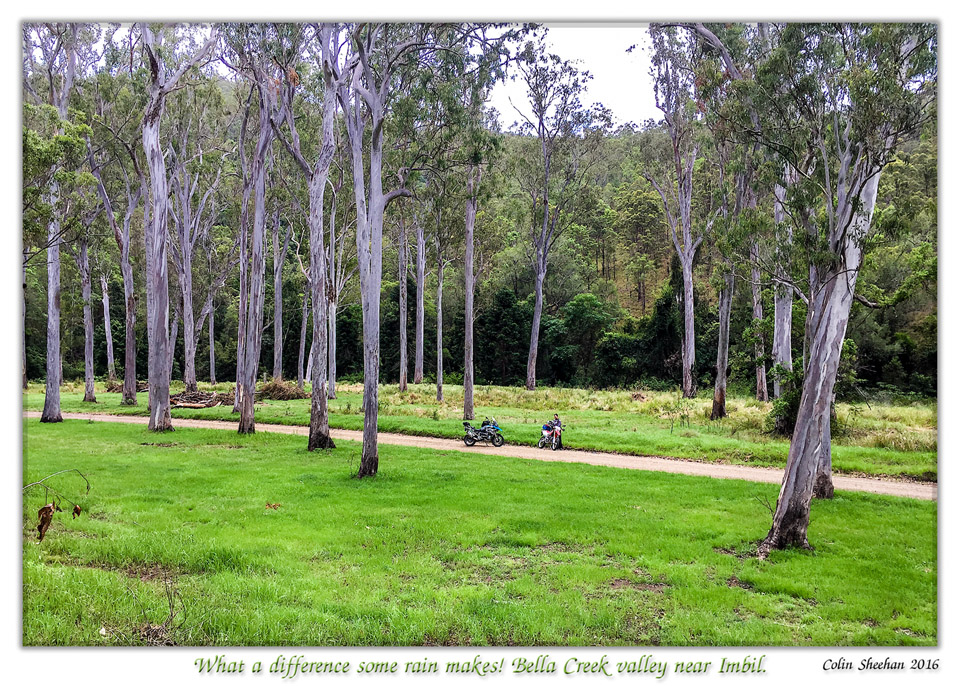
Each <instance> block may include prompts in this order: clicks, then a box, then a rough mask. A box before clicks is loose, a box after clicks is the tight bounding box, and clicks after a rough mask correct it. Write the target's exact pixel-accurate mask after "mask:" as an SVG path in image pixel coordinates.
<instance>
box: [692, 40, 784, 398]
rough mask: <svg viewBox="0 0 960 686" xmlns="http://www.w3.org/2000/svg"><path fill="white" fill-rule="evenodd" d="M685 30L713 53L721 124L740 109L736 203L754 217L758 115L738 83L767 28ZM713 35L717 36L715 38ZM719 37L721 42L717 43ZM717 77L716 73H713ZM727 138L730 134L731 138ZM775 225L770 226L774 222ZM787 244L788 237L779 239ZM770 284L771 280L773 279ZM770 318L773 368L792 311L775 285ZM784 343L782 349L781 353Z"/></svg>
mask: <svg viewBox="0 0 960 686" xmlns="http://www.w3.org/2000/svg"><path fill="white" fill-rule="evenodd" d="M685 26H687V28H689V29H690V30H691V31H692V32H693V33H694V34H695V35H696V36H697V37H698V38H699V39H700V40H702V41H703V43H704V44H705V47H706V49H707V50H708V51H710V52H713V53H716V55H717V56H718V58H719V60H720V63H721V64H722V67H723V69H722V78H720V79H717V78H714V81H715V82H716V81H722V82H723V83H722V85H720V87H719V88H716V87H715V89H714V91H715V93H716V91H720V96H719V98H718V102H717V105H719V109H721V110H722V113H721V115H720V116H721V118H722V119H723V120H724V122H725V123H729V122H730V121H736V119H737V113H736V112H733V113H731V110H737V109H740V110H741V112H740V116H741V117H742V118H743V119H745V120H747V121H746V122H745V128H746V131H745V132H744V133H745V134H746V135H742V136H741V143H742V145H741V153H740V155H739V157H740V169H739V170H738V172H737V173H738V176H740V177H742V179H740V180H739V181H738V182H737V186H738V187H742V189H743V191H742V192H743V193H744V199H743V203H742V212H744V213H745V214H748V215H756V213H757V196H758V191H757V188H756V185H757V171H758V170H757V167H759V166H761V165H762V164H763V162H762V160H761V159H759V158H760V154H759V153H760V149H761V145H760V142H759V141H758V140H757V138H756V136H755V135H753V134H752V133H751V132H755V131H756V129H757V128H758V127H759V125H760V113H759V112H758V111H757V108H756V107H755V105H754V103H753V100H752V98H751V97H750V96H749V93H748V91H747V89H743V88H738V87H737V86H739V85H740V84H741V82H744V81H746V80H747V79H748V78H749V75H750V74H751V73H752V72H753V71H754V70H755V65H756V62H757V61H758V60H759V59H761V58H762V54H764V53H765V52H767V51H768V50H769V46H770V36H769V32H768V31H767V25H766V24H763V23H760V24H758V25H757V26H756V27H752V26H748V25H745V24H728V25H725V26H724V25H716V26H712V27H708V26H706V25H705V24H703V23H696V24H687V25H685ZM718 33H719V34H720V36H718ZM721 36H722V38H721ZM716 75H717V76H719V75H720V74H719V73H716ZM731 133H732V132H731ZM774 205H775V206H774V214H775V215H776V214H777V201H776V199H774ZM775 221H776V220H775ZM778 238H780V239H784V238H786V239H787V240H788V241H789V239H790V235H789V234H787V235H786V236H779V237H778ZM760 242H761V238H760V234H759V232H754V233H753V235H752V236H750V237H749V239H748V254H749V258H748V259H749V262H750V265H751V269H750V290H751V295H752V298H753V325H752V327H751V328H752V329H753V336H754V357H755V367H756V382H757V383H756V396H757V399H758V400H763V401H766V400H768V399H769V398H768V392H767V371H766V359H765V358H766V353H765V348H764V341H763V335H762V331H761V328H760V322H761V320H762V319H763V300H762V296H761V251H760ZM774 244H775V246H778V245H780V241H779V240H777V241H775V242H774ZM774 252H775V254H776V259H775V265H776V267H775V269H776V270H777V272H778V275H781V276H782V275H783V272H784V267H783V264H782V263H783V261H784V260H786V259H788V258H787V255H786V254H785V253H786V251H784V250H780V249H777V248H776V247H775V249H774ZM774 278H775V279H776V276H775V277H774ZM775 292H776V296H775V301H774V302H775V313H774V348H775V353H774V365H776V364H778V363H782V362H784V361H785V360H786V359H788V358H789V356H790V350H789V341H790V327H791V321H790V319H789V317H788V310H789V309H790V308H791V307H792V300H790V299H791V298H792V291H789V290H785V289H784V288H783V286H782V284H781V285H779V286H777V285H776V281H775ZM784 341H786V349H784ZM774 383H775V389H776V392H775V395H779V383H778V381H777V380H776V379H775V380H774Z"/></svg>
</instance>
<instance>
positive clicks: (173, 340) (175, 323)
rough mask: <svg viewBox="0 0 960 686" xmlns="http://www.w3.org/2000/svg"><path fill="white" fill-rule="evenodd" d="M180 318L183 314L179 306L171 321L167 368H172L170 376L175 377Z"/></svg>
mask: <svg viewBox="0 0 960 686" xmlns="http://www.w3.org/2000/svg"><path fill="white" fill-rule="evenodd" d="M180 318H181V314H180V310H179V308H178V309H175V310H174V311H173V320H172V321H171V322H170V346H169V347H168V348H167V369H169V370H170V371H169V372H168V373H169V375H170V376H169V378H173V360H174V353H175V351H176V348H177V334H178V333H179V330H180ZM184 333H186V332H184ZM184 338H186V336H184Z"/></svg>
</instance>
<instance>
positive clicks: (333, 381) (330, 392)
mask: <svg viewBox="0 0 960 686" xmlns="http://www.w3.org/2000/svg"><path fill="white" fill-rule="evenodd" d="M329 308H330V309H329V310H328V314H327V330H328V333H327V369H328V370H329V371H328V373H327V398H329V399H330V400H333V399H334V398H336V397H337V298H336V294H333V297H331V299H330V305H329Z"/></svg>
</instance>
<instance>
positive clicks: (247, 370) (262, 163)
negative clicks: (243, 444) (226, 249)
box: [237, 84, 273, 434]
mask: <svg viewBox="0 0 960 686" xmlns="http://www.w3.org/2000/svg"><path fill="white" fill-rule="evenodd" d="M268 87H269V86H267V85H266V84H261V85H258V88H259V90H260V131H259V136H258V140H257V148H256V150H255V152H254V157H253V165H252V176H253V226H252V231H251V239H252V240H251V249H250V274H249V294H248V300H247V323H246V327H245V328H246V331H245V334H246V338H245V340H244V345H243V348H244V350H243V378H242V381H241V385H242V388H238V394H239V395H240V396H241V397H240V425H239V426H238V428H237V431H238V433H241V434H251V433H255V432H256V420H255V418H254V399H255V395H256V384H257V370H258V369H259V367H260V345H261V343H262V340H263V339H262V332H263V305H264V297H265V295H266V282H265V277H266V260H265V258H264V249H265V244H266V237H267V236H266V235H267V215H266V209H267V208H266V205H267V198H266V163H267V155H268V154H269V151H270V144H271V142H272V141H273V129H272V128H271V123H270V104H269V99H268V98H267V96H266V93H265V91H266V89H267V88H268Z"/></svg>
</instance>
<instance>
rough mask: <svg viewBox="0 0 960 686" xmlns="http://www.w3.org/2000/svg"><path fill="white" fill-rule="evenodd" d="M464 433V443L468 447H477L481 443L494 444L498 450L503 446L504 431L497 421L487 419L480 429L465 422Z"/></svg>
mask: <svg viewBox="0 0 960 686" xmlns="http://www.w3.org/2000/svg"><path fill="white" fill-rule="evenodd" d="M463 431H464V434H463V442H464V443H466V444H467V445H475V444H476V443H478V442H480V441H486V442H487V443H492V444H493V445H494V447H496V448H499V447H500V446H501V445H503V431H502V430H501V429H500V426H499V425H498V424H497V420H496V419H490V418H489V417H485V418H484V420H483V422H481V424H480V428H479V429H478V428H476V427H474V426H473V425H471V424H470V422H464V423H463Z"/></svg>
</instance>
